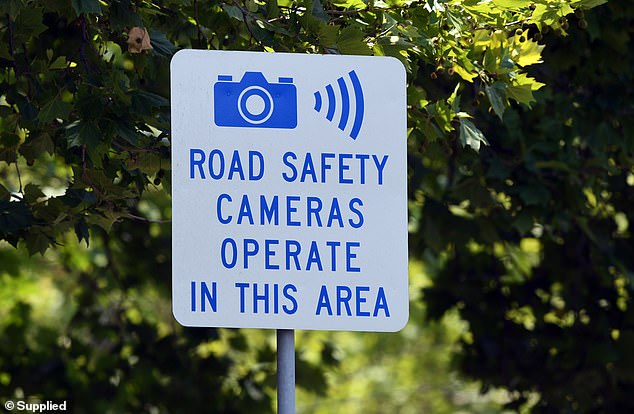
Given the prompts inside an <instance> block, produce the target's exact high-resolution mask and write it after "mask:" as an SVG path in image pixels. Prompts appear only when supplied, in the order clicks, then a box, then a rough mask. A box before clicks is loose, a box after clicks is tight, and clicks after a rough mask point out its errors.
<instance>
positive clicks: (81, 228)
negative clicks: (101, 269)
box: [74, 219, 90, 247]
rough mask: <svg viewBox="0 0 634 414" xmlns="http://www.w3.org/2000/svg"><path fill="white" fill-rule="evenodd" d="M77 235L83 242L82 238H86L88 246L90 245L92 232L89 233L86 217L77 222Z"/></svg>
mask: <svg viewBox="0 0 634 414" xmlns="http://www.w3.org/2000/svg"><path fill="white" fill-rule="evenodd" d="M74 227H75V235H77V240H78V241H79V243H81V241H82V240H86V247H89V246H90V234H89V233H88V225H87V224H86V221H85V220H84V219H81V220H79V221H77V222H76V223H75V226H74Z"/></svg>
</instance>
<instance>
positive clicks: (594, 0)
mask: <svg viewBox="0 0 634 414" xmlns="http://www.w3.org/2000/svg"><path fill="white" fill-rule="evenodd" d="M607 2H608V0H581V1H580V2H579V3H578V6H579V7H583V8H584V9H591V8H593V7H597V6H600V5H602V4H605V3H607Z"/></svg>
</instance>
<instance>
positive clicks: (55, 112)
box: [37, 96, 73, 124]
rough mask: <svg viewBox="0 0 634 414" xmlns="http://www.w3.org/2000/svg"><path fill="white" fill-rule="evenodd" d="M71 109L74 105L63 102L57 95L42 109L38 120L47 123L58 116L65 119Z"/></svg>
mask: <svg viewBox="0 0 634 414" xmlns="http://www.w3.org/2000/svg"><path fill="white" fill-rule="evenodd" d="M71 109H73V105H71V104H69V103H67V102H63V101H62V100H61V99H60V98H59V96H56V97H54V98H53V99H52V100H51V101H50V102H49V103H47V104H46V105H44V107H43V108H42V109H41V110H40V113H39V114H38V116H37V120H38V121H39V122H40V123H41V124H47V123H49V122H51V121H53V120H54V119H57V118H60V119H62V120H65V119H66V118H68V114H69V113H70V111H71Z"/></svg>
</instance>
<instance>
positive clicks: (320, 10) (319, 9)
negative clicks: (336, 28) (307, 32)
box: [311, 0, 330, 23]
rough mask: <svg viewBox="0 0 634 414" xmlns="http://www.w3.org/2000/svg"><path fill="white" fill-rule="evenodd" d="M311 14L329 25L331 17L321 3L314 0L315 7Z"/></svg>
mask: <svg viewBox="0 0 634 414" xmlns="http://www.w3.org/2000/svg"><path fill="white" fill-rule="evenodd" d="M311 14H312V15H313V16H314V17H315V18H316V19H317V20H321V21H322V22H324V23H328V21H329V20H330V17H328V15H327V14H326V12H325V11H324V6H322V4H321V1H319V0H313V7H312V9H311Z"/></svg>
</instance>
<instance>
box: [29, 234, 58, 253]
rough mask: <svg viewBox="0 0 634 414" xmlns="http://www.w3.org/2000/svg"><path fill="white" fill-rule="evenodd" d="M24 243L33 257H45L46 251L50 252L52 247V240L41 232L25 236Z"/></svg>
mask: <svg viewBox="0 0 634 414" xmlns="http://www.w3.org/2000/svg"><path fill="white" fill-rule="evenodd" d="M24 241H25V242H26V248H27V250H28V251H29V255H31V256H33V255H34V254H36V253H39V254H41V255H42V256H44V253H46V250H48V248H49V246H50V245H51V239H50V238H49V237H48V236H46V235H45V234H44V233H42V232H41V231H35V232H29V233H28V234H27V235H26V236H25V238H24Z"/></svg>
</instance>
